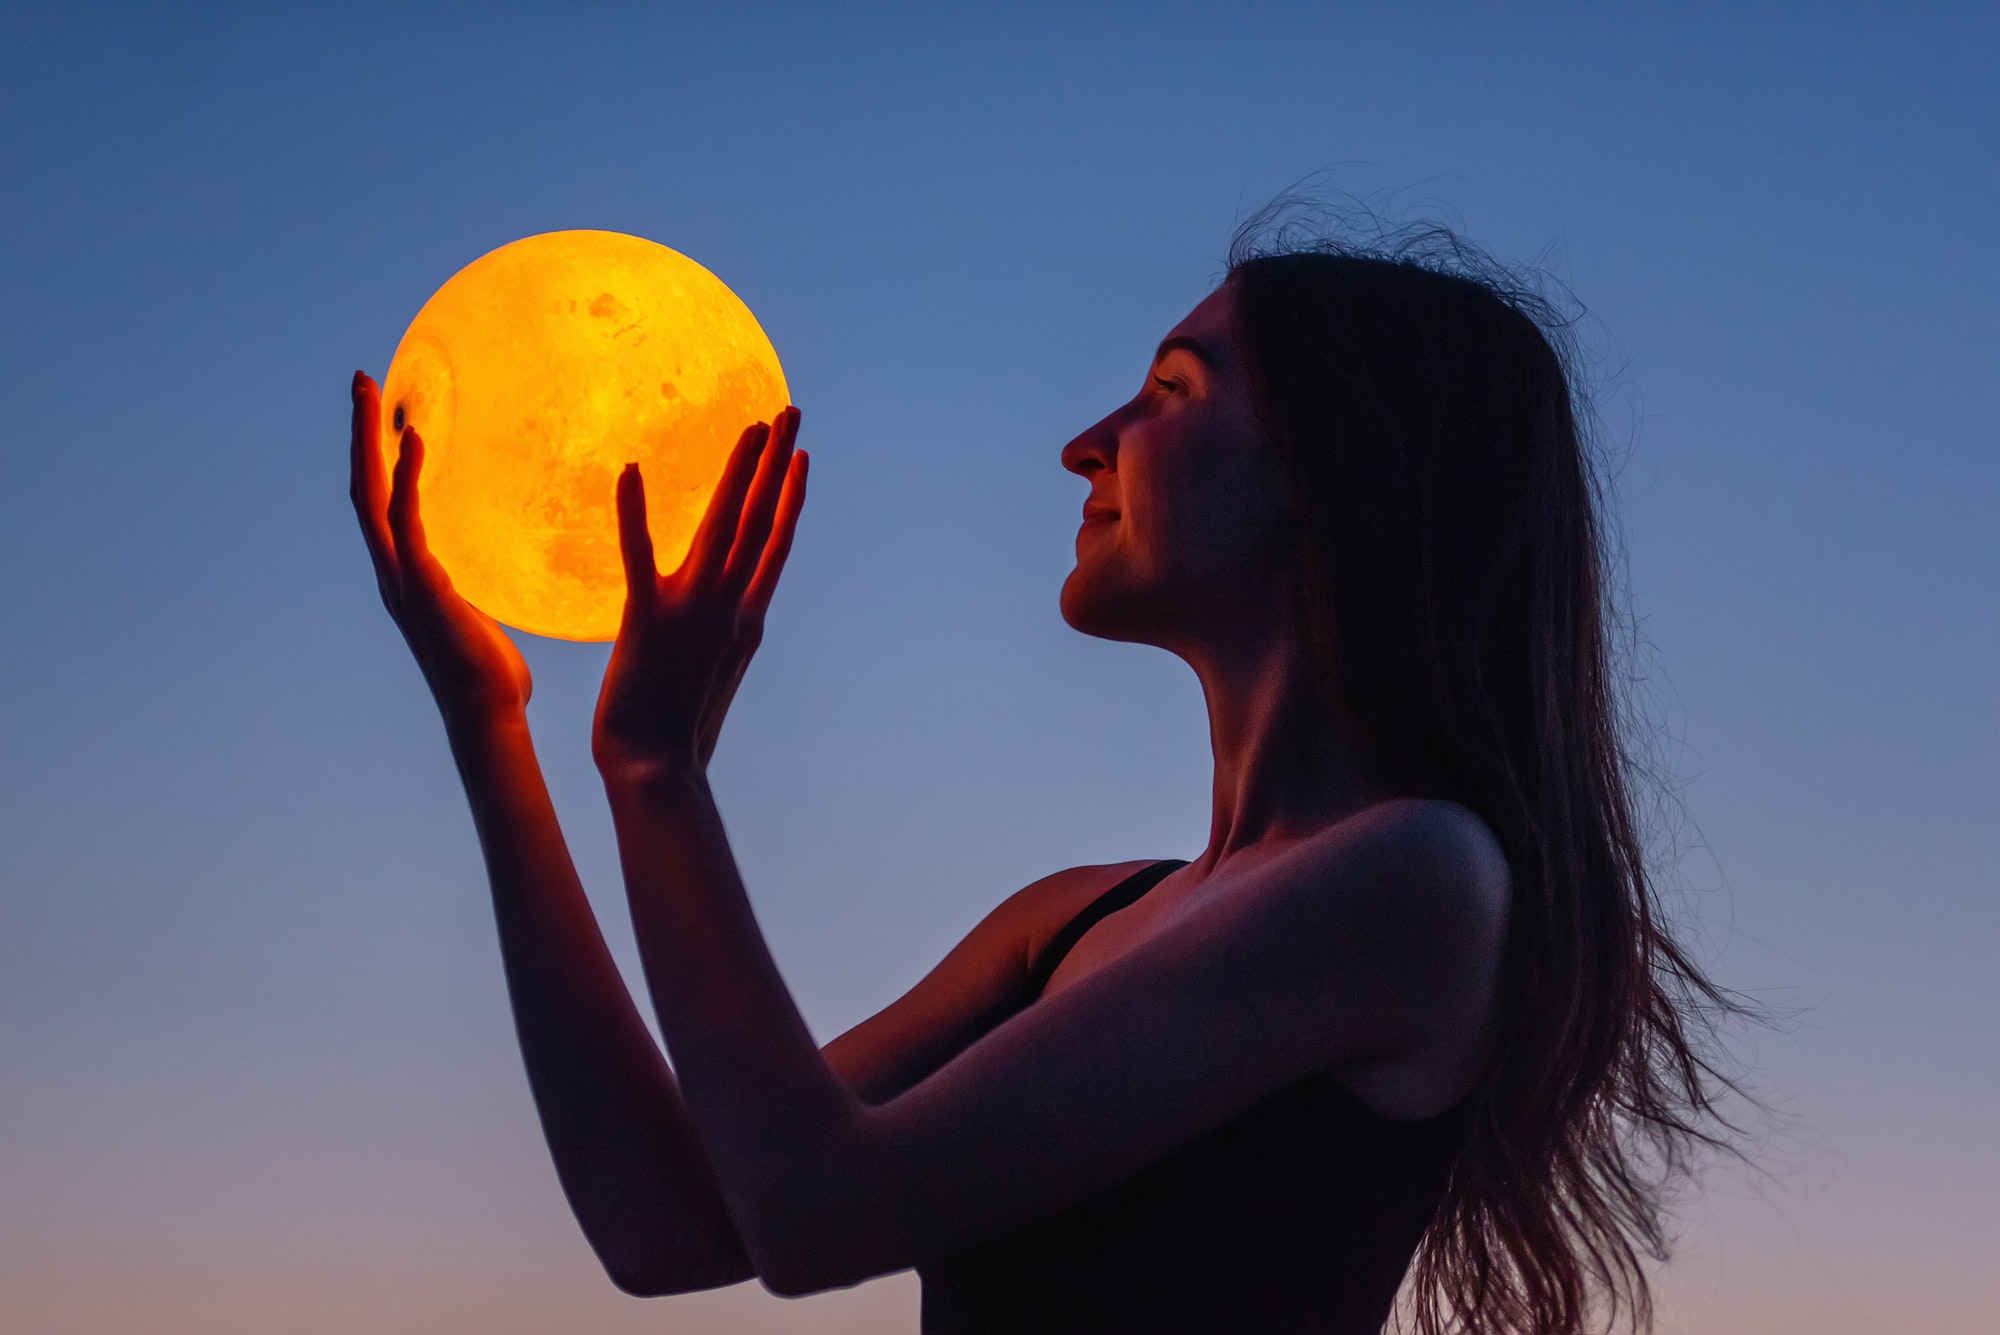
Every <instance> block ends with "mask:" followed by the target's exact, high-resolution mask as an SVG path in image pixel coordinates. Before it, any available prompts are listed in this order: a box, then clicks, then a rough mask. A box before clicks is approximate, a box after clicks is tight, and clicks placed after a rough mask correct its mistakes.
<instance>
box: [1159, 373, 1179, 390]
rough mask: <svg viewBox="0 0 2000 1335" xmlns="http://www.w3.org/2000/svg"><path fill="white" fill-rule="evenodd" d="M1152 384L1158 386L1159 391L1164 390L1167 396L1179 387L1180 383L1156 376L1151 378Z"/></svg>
mask: <svg viewBox="0 0 2000 1335" xmlns="http://www.w3.org/2000/svg"><path fill="white" fill-rule="evenodd" d="M1153 384H1154V385H1156V386H1158V387H1159V388H1160V389H1163V390H1165V391H1166V392H1167V393H1169V394H1171V393H1173V392H1174V391H1175V390H1177V389H1179V388H1180V387H1181V382H1180V381H1178V380H1168V379H1167V378H1166V377H1164V376H1157V375H1156V376H1154V377H1153Z"/></svg>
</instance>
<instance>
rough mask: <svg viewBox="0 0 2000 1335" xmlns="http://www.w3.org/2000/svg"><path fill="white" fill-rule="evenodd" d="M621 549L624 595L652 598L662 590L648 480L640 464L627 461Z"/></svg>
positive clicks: (621, 488)
mask: <svg viewBox="0 0 2000 1335" xmlns="http://www.w3.org/2000/svg"><path fill="white" fill-rule="evenodd" d="M618 552H619V555H621V556H623V557H624V558H625V599H626V601H627V602H632V601H635V600H638V599H651V598H652V596H653V595H654V593H656V592H657V591H658V590H659V584H660V572H659V569H658V567H656V566H655V565H654V564H653V534H652V531H651V530H650V529H648V528H647V527H646V480H645V479H644V478H642V477H640V476H639V465H637V464H626V465H625V471H624V472H622V473H620V474H619V475H618Z"/></svg>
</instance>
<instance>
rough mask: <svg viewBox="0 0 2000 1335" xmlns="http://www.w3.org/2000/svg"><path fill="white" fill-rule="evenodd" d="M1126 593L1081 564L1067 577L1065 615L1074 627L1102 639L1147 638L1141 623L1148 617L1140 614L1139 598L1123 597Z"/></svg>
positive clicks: (1063, 611) (1064, 597) (1063, 605)
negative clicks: (1090, 574) (1089, 572)
mask: <svg viewBox="0 0 2000 1335" xmlns="http://www.w3.org/2000/svg"><path fill="white" fill-rule="evenodd" d="M1124 592H1125V591H1123V590H1119V589H1115V588H1110V587H1107V586H1106V581H1104V580H1103V579H1101V578H1091V577H1090V576H1089V575H1087V574H1086V573H1085V572H1084V570H1083V568H1082V567H1081V566H1079V567H1077V568H1076V569H1074V570H1071V571H1070V572H1069V576H1068V578H1066V579H1064V580H1063V586H1062V601H1061V606H1062V618H1063V620H1064V621H1065V622H1067V623H1069V627H1070V629H1071V630H1077V631H1081V632H1083V633H1084V634H1085V635H1092V636H1095V637H1097V638H1098V639H1100V640H1145V639H1146V638H1147V636H1146V634H1145V632H1144V629H1143V626H1142V624H1141V623H1143V622H1144V621H1145V617H1143V616H1141V615H1138V612H1139V608H1138V606H1137V600H1136V599H1134V598H1131V597H1129V596H1121V595H1123V594H1124Z"/></svg>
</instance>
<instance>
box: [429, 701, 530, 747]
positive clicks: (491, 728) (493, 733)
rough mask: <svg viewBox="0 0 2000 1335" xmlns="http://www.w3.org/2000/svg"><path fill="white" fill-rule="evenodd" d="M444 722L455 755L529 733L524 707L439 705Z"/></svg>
mask: <svg viewBox="0 0 2000 1335" xmlns="http://www.w3.org/2000/svg"><path fill="white" fill-rule="evenodd" d="M438 713H439V714H440V715H442V716H443V718H444V731H445V736H446V737H447V738H449V739H450V741H451V746H452V750H453V751H455V752H461V753H463V752H467V751H478V750H482V749H484V748H485V747H486V746H488V745H490V744H491V743H493V742H495V741H499V740H502V739H505V738H507V737H509V736H515V735H520V736H525V735H526V734H527V732H528V707H527V706H526V705H524V704H507V705H496V704H490V703H484V702H481V703H470V702H467V703H458V704H447V703H446V702H445V701H444V700H442V699H440V700H439V701H438Z"/></svg>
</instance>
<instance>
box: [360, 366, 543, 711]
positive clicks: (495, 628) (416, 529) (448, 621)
mask: <svg viewBox="0 0 2000 1335" xmlns="http://www.w3.org/2000/svg"><path fill="white" fill-rule="evenodd" d="M381 431H382V392H381V390H380V389H379V388H377V387H376V384H375V382H374V381H373V380H371V379H369V378H368V376H367V375H366V374H365V373H363V372H361V371H356V372H355V373H354V438H353V444H352V453H351V455H350V457H349V469H350V477H351V480H350V482H349V484H348V495H349V497H350V498H351V499H352V500H353V501H354V513H355V515H356V517H358V518H359V519H360V521H361V536H362V537H363V538H365V539H366V540H367V542H368V555H369V557H370V558H371V559H372V560H373V561H374V563H375V583H376V586H377V587H378V588H380V589H381V591H382V603H383V605H384V606H386V607H387V608H388V609H389V615H390V616H391V617H392V618H394V619H395V622H396V627H397V629H399V630H401V631H402V632H403V639H404V640H405V641H407V642H408V644H409V646H410V652H411V653H412V654H414V655H415V656H416V659H417V666H418V667H420V668H422V669H423V674H424V680H425V681H426V682H428V683H430V688H431V694H432V695H433V696H435V697H436V699H437V703H438V708H439V709H440V710H441V711H442V712H443V713H444V716H445V723H446V725H447V726H451V725H454V724H459V723H477V722H485V721H490V720H492V719H495V718H500V717H506V716H510V715H515V714H519V713H520V712H521V711H523V710H525V709H526V708H527V704H528V695H529V693H530V691H531V690H532V687H533V682H532V679H531V678H530V677H529V675H528V664H527V661H526V660H525V659H523V658H522V657H521V651H520V650H519V649H517V648H516V647H515V646H514V642H513V641H512V640H510V639H508V638H507V632H505V631H503V630H501V629H500V626H499V623H498V622H496V621H494V620H493V618H492V617H489V616H487V615H486V614H485V613H484V612H481V611H480V610H479V609H477V608H475V607H474V606H472V604H470V603H468V602H466V601H465V599H463V598H461V597H459V596H458V591H457V590H456V589H454V588H452V587H451V577H450V576H449V575H447V574H446V573H445V570H444V567H443V566H442V565H440V564H439V563H438V559H437V558H436V557H435V556H432V555H431V550H430V548H429V547H428V546H427V545H426V544H425V542H424V525H423V519H422V517H421V516H420V515H419V513H418V510H417V479H418V476H419V475H420V474H421V473H422V472H423V467H424V442H423V439H422V438H421V437H419V436H418V435H417V433H416V430H415V428H412V427H406V428H404V430H403V436H402V440H401V441H400V442H399V444H400V451H399V453H398V455H397V458H396V472H395V477H394V479H393V485H392V481H391V479H390V478H389V477H388V476H386V470H385V469H384V467H383V463H382V448H381Z"/></svg>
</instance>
